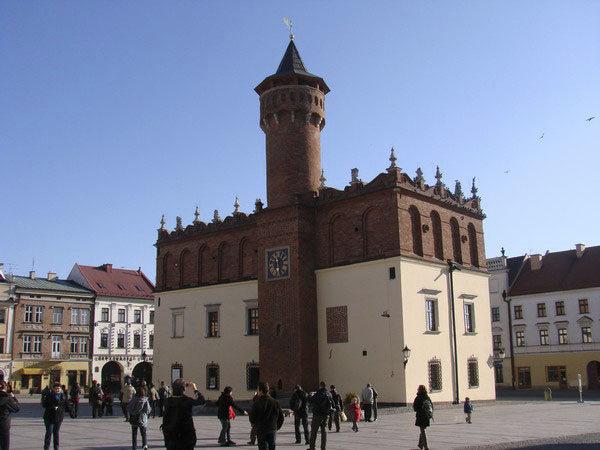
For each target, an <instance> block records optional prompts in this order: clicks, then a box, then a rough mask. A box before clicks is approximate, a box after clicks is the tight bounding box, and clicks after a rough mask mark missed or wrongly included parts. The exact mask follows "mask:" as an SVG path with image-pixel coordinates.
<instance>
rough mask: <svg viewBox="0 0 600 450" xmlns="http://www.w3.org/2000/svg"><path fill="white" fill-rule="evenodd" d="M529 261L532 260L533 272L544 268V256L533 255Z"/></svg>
mask: <svg viewBox="0 0 600 450" xmlns="http://www.w3.org/2000/svg"><path fill="white" fill-rule="evenodd" d="M529 259H530V260H531V270H533V271H535V270H540V269H541V268H542V255H540V254H539V253H537V254H535V255H531V256H530V257H529Z"/></svg>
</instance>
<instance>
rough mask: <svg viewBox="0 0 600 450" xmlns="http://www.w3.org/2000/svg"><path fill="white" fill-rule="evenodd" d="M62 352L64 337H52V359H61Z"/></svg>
mask: <svg viewBox="0 0 600 450" xmlns="http://www.w3.org/2000/svg"><path fill="white" fill-rule="evenodd" d="M61 352H62V336H52V358H60V356H61V355H60V354H61Z"/></svg>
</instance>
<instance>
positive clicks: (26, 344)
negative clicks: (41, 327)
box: [23, 336, 31, 353]
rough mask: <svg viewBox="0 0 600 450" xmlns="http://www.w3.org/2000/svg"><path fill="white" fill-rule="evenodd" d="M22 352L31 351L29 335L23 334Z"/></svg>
mask: <svg viewBox="0 0 600 450" xmlns="http://www.w3.org/2000/svg"><path fill="white" fill-rule="evenodd" d="M23 353H31V336H23Z"/></svg>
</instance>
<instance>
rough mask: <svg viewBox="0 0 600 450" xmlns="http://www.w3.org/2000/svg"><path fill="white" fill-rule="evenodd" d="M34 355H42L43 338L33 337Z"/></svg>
mask: <svg viewBox="0 0 600 450" xmlns="http://www.w3.org/2000/svg"><path fill="white" fill-rule="evenodd" d="M33 353H42V336H34V337H33Z"/></svg>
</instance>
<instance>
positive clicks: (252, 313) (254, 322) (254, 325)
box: [248, 308, 258, 335]
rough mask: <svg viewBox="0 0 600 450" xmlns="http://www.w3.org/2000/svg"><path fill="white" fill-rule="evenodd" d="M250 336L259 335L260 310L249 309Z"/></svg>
mask: <svg viewBox="0 0 600 450" xmlns="http://www.w3.org/2000/svg"><path fill="white" fill-rule="evenodd" d="M248 334H253V335H255V334H258V308H248Z"/></svg>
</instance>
